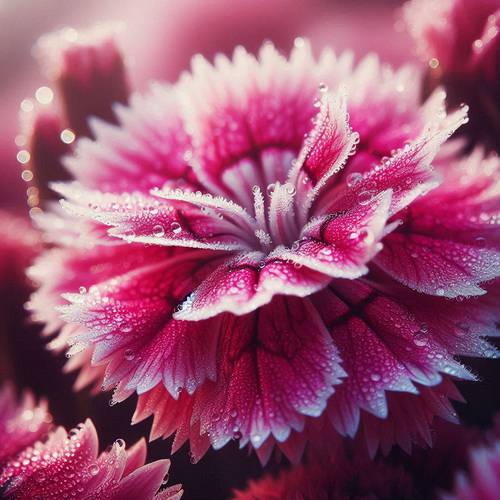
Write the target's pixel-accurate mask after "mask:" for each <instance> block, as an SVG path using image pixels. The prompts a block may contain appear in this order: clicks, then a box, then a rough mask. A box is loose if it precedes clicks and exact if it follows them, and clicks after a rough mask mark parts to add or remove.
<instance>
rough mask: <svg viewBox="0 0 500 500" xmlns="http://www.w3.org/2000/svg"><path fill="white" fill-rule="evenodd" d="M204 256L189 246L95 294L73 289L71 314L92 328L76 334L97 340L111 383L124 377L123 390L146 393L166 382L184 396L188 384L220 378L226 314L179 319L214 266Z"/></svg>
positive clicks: (85, 340) (68, 316) (81, 338)
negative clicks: (178, 311)
mask: <svg viewBox="0 0 500 500" xmlns="http://www.w3.org/2000/svg"><path fill="white" fill-rule="evenodd" d="M198 257H199V256H198V254H196V253H195V254H193V253H191V254H189V253H186V254H183V255H181V256H178V257H173V258H172V259H167V260H165V261H163V262H159V263H152V264H149V265H145V266H143V267H139V268H136V269H134V270H131V271H129V272H127V273H124V274H123V275H119V276H117V277H114V278H112V279H110V280H108V281H104V282H102V283H100V284H98V285H94V286H92V287H91V288H90V289H89V291H88V292H87V293H84V294H68V295H65V297H66V298H67V300H69V301H70V305H68V306H65V307H63V308H62V310H63V311H64V316H65V318H66V319H67V320H69V321H71V322H72V323H78V324H80V325H82V326H84V327H85V329H86V330H87V331H86V332H84V333H81V332H80V333H79V334H78V335H76V336H74V337H73V338H72V340H71V341H72V342H73V343H75V342H79V343H84V344H88V343H92V344H95V346H96V347H95V351H94V355H93V362H94V363H100V364H102V363H106V364H107V365H108V366H107V370H106V376H105V380H104V384H105V386H107V387H111V386H113V385H116V384H117V383H118V382H120V388H121V389H123V390H137V392H139V393H143V392H145V391H147V390H150V389H152V388H153V387H154V386H155V385H157V384H158V382H160V381H163V383H164V385H165V387H167V389H168V390H169V391H170V393H171V394H172V395H174V397H177V396H178V393H179V391H180V390H181V389H182V388H184V387H185V388H186V389H187V390H188V391H189V392H192V391H193V390H194V389H195V388H196V387H197V386H198V385H199V384H200V383H201V382H202V381H203V380H204V379H205V378H207V377H208V378H214V377H215V366H214V364H215V347H216V343H217V336H218V329H219V327H218V324H219V322H220V320H219V319H218V318H216V319H214V320H210V321H205V322H203V323H190V322H184V321H176V320H173V319H172V314H173V313H174V310H175V308H176V307H177V305H178V304H180V303H181V302H182V300H183V298H184V297H185V296H186V295H187V294H188V293H189V292H191V290H192V289H193V287H194V286H195V283H196V282H197V280H199V279H200V276H203V275H204V274H206V273H207V272H209V271H210V266H207V265H206V264H205V265H202V266H201V267H200V261H199V260H198ZM202 262H203V260H202ZM207 267H208V269H207ZM181 274H183V275H184V279H183V280H180V277H181ZM174 275H175V276H176V278H177V280H173V276H174ZM118 398H120V396H118Z"/></svg>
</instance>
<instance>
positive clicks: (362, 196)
mask: <svg viewBox="0 0 500 500" xmlns="http://www.w3.org/2000/svg"><path fill="white" fill-rule="evenodd" d="M372 199H373V192H371V191H361V193H359V194H358V203H359V204H360V205H368V203H370V201H371V200H372Z"/></svg>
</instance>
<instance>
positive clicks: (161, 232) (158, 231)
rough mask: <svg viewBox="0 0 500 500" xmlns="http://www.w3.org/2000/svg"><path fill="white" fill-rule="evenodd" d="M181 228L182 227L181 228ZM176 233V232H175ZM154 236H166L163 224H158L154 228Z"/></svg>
mask: <svg viewBox="0 0 500 500" xmlns="http://www.w3.org/2000/svg"><path fill="white" fill-rule="evenodd" d="M179 227H180V226H179ZM174 232H175V231H174ZM153 234H154V235H155V236H156V237H157V238H161V237H162V236H165V229H163V226H162V225H161V224H156V226H155V227H153Z"/></svg>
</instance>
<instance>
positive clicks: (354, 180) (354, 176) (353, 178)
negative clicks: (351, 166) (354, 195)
mask: <svg viewBox="0 0 500 500" xmlns="http://www.w3.org/2000/svg"><path fill="white" fill-rule="evenodd" d="M362 178H363V176H362V175H361V174H360V173H359V172H351V173H350V174H349V175H348V176H347V177H346V183H347V186H348V187H354V186H355V185H356V184H358V183H359V181H361V179H362Z"/></svg>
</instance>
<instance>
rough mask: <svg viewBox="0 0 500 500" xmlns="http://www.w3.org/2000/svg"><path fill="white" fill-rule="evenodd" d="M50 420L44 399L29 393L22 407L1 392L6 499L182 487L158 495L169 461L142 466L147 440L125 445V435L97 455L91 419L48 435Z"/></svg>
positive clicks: (0, 479) (119, 494)
mask: <svg viewBox="0 0 500 500" xmlns="http://www.w3.org/2000/svg"><path fill="white" fill-rule="evenodd" d="M51 421H52V419H51V417H50V414H49V413H48V412H47V405H46V403H41V405H40V406H35V403H34V399H33V396H32V395H31V394H29V393H26V394H25V396H24V398H23V402H22V404H21V405H20V406H17V405H16V402H15V397H14V392H13V390H12V389H11V388H10V387H9V386H6V387H5V388H3V389H2V390H1V391H0V439H1V443H2V449H1V450H0V491H1V493H2V498H15V499H30V498H69V497H70V496H73V497H78V498H109V499H111V498H116V499H120V500H121V499H124V498H134V499H151V498H153V497H154V498H158V499H159V498H161V499H171V500H175V499H179V498H180V497H181V496H182V490H181V489H180V486H179V485H177V486H172V487H170V488H167V489H165V490H162V491H161V492H160V493H158V494H157V495H155V493H156V491H157V490H158V488H159V487H160V484H163V483H162V481H163V478H164V477H165V474H166V473H167V472H168V469H169V466H170V461H169V460H158V461H157V462H153V463H151V464H147V465H144V462H145V459H146V443H145V441H144V439H142V440H140V441H138V442H137V443H136V444H135V445H134V446H132V447H131V448H129V449H128V450H126V449H125V443H124V441H123V440H122V439H118V440H116V441H115V443H114V444H113V446H111V447H110V448H109V449H108V450H106V451H105V452H103V453H101V454H100V455H99V456H98V438H97V433H96V430H95V428H94V425H93V424H92V422H91V421H90V420H89V419H87V420H86V421H85V423H83V424H80V425H79V426H78V427H76V428H75V429H73V430H72V431H70V433H69V434H68V433H67V432H66V431H65V430H64V428H62V427H58V428H56V429H54V430H52V431H51V432H50V433H49V435H48V437H46V438H45V437H44V435H45V434H46V433H47V431H48V430H49V425H50V422H51Z"/></svg>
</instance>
